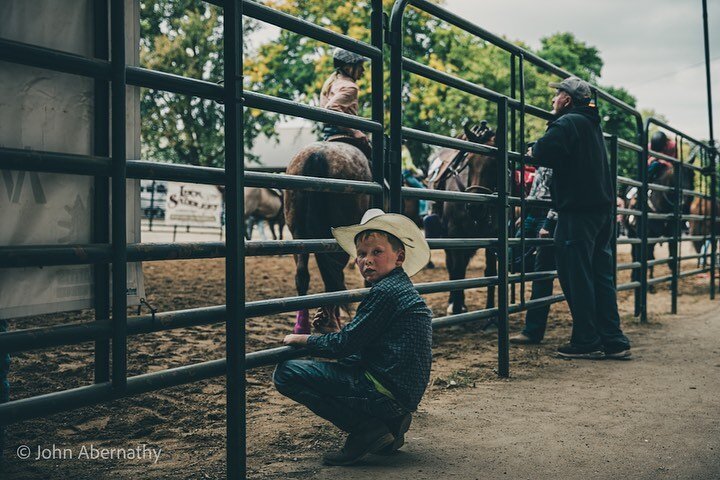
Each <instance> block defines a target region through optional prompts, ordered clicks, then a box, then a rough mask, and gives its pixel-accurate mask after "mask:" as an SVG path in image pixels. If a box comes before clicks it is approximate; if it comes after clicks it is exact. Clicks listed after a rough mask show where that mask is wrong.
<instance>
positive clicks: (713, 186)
mask: <svg viewBox="0 0 720 480" xmlns="http://www.w3.org/2000/svg"><path fill="white" fill-rule="evenodd" d="M702 10H703V44H704V48H705V84H706V87H707V102H708V129H709V131H710V142H709V143H710V149H711V150H710V167H711V170H712V172H711V174H710V175H711V177H710V190H711V192H710V202H711V203H710V217H711V218H710V241H711V246H710V248H711V251H712V256H711V257H710V298H711V299H714V298H715V268H716V263H717V259H716V258H715V257H716V255H717V245H716V233H715V231H716V230H715V228H716V227H715V222H716V221H717V201H718V194H717V153H718V152H717V149H716V148H715V132H714V128H713V108H712V107H713V104H712V82H711V80H710V41H709V36H710V33H709V31H708V14H707V0H702Z"/></svg>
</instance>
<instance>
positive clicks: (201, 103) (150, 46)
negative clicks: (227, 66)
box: [140, 0, 255, 167]
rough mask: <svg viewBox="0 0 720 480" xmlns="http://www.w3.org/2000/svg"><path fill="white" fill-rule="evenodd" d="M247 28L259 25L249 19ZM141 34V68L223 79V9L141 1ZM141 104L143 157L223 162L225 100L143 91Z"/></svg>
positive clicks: (195, 1) (191, 1) (186, 0)
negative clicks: (220, 102) (218, 100)
mask: <svg viewBox="0 0 720 480" xmlns="http://www.w3.org/2000/svg"><path fill="white" fill-rule="evenodd" d="M244 28H245V33H246V35H247V34H249V33H251V32H252V31H253V30H254V28H255V24H254V23H253V22H246V23H245V26H244ZM140 33H141V37H140V38H141V40H140V65H141V66H142V67H145V68H149V69H152V70H157V71H161V72H166V73H172V74H176V75H182V76H185V77H189V78H194V79H199V80H205V81H209V82H214V83H219V82H220V81H222V79H223V36H222V34H223V17H222V9H220V8H218V7H215V6H213V5H210V4H208V3H206V2H203V1H201V0H173V1H170V0H141V2H140ZM140 108H141V116H142V127H141V135H142V142H143V157H144V158H150V159H153V160H159V161H167V162H175V163H184V164H190V165H204V166H220V167H221V166H223V164H224V144H223V142H224V137H223V123H224V122H223V113H224V109H223V106H222V105H221V104H219V103H217V102H215V101H213V100H206V99H201V98H197V97H191V96H187V95H177V94H174V93H169V92H165V91H162V90H151V89H143V91H142V98H141V104H140ZM249 143H250V145H251V144H252V141H249Z"/></svg>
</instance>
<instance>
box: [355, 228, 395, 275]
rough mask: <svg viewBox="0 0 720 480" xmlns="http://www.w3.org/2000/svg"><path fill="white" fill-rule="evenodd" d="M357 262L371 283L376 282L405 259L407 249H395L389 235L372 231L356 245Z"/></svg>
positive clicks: (361, 271) (362, 273)
mask: <svg viewBox="0 0 720 480" xmlns="http://www.w3.org/2000/svg"><path fill="white" fill-rule="evenodd" d="M355 248H356V249H357V258H356V259H355V264H356V265H357V266H358V268H359V269H360V274H361V275H362V276H363V277H364V278H365V280H367V281H368V282H370V283H376V282H378V281H379V280H381V279H382V278H384V277H385V276H386V275H387V274H388V273H390V272H392V271H393V270H394V269H395V268H396V267H399V266H401V265H402V264H403V262H404V261H405V250H402V249H400V250H398V251H395V250H393V248H392V245H390V242H388V239H387V237H385V236H384V235H379V234H377V233H371V234H370V235H368V236H367V237H365V238H363V239H360V240H358V242H357V244H356V245H355Z"/></svg>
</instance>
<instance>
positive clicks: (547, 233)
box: [538, 228, 550, 238]
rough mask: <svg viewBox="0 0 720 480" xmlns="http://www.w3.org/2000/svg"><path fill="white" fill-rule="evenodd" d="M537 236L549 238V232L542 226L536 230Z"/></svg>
mask: <svg viewBox="0 0 720 480" xmlns="http://www.w3.org/2000/svg"><path fill="white" fill-rule="evenodd" d="M538 238H550V232H548V231H547V230H545V229H544V228H541V229H540V231H539V232H538Z"/></svg>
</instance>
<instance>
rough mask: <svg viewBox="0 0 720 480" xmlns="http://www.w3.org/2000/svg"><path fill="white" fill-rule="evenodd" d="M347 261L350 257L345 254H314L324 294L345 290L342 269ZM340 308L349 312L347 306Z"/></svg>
mask: <svg viewBox="0 0 720 480" xmlns="http://www.w3.org/2000/svg"><path fill="white" fill-rule="evenodd" d="M349 259H350V255H348V254H347V253H345V252H339V253H319V254H315V260H317V264H318V268H319V269H320V275H321V276H322V279H323V283H324V284H325V291H326V292H338V291H341V290H346V289H347V288H346V287H345V272H344V268H345V265H347V263H348V260H349ZM342 307H343V309H344V310H345V311H346V312H349V307H348V305H347V304H343V305H342Z"/></svg>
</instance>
